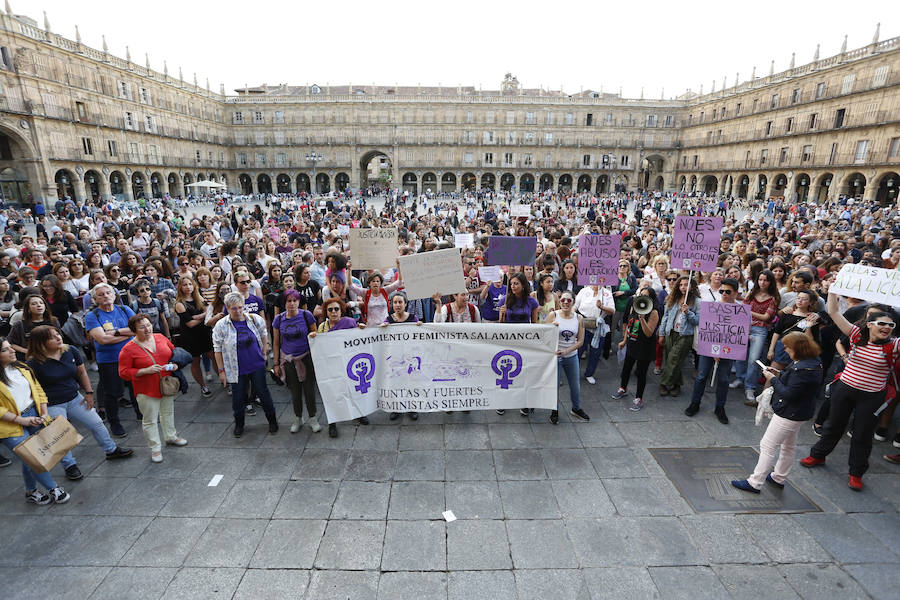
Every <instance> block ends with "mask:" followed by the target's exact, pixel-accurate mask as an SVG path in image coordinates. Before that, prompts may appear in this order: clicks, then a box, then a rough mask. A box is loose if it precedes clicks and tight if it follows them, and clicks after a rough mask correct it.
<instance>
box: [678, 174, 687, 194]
mask: <svg viewBox="0 0 900 600" xmlns="http://www.w3.org/2000/svg"><path fill="white" fill-rule="evenodd" d="M678 189H679V190H680V191H682V192H685V191H687V177H685V176H684V175H682V176H681V182H680V183H679V184H678Z"/></svg>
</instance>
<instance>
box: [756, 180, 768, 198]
mask: <svg viewBox="0 0 900 600" xmlns="http://www.w3.org/2000/svg"><path fill="white" fill-rule="evenodd" d="M768 185H769V178H768V177H766V176H765V175H762V174H760V176H759V183H758V184H757V186H756V199H757V200H765V199H766V186H768Z"/></svg>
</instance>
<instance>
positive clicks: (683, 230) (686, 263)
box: [671, 217, 725, 271]
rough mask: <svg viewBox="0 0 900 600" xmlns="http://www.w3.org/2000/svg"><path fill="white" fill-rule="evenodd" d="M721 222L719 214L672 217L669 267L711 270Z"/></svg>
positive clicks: (714, 267)
mask: <svg viewBox="0 0 900 600" xmlns="http://www.w3.org/2000/svg"><path fill="white" fill-rule="evenodd" d="M724 224H725V220H724V219H723V218H722V217H675V232H674V234H673V236H672V252H671V254H672V268H673V269H684V270H687V271H715V270H716V261H717V260H718V258H719V241H720V240H721V239H722V226H723V225H724Z"/></svg>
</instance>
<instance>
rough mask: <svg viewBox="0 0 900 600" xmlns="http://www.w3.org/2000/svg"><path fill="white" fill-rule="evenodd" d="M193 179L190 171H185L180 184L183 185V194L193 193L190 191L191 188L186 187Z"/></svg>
mask: <svg viewBox="0 0 900 600" xmlns="http://www.w3.org/2000/svg"><path fill="white" fill-rule="evenodd" d="M193 181H194V178H193V176H192V175H191V174H190V173H185V174H184V177H182V178H181V182H182V185H183V186H184V194H185V196H186V195H188V194H191V193H193V192H192V191H191V188H189V187H188V186H189V185H190V184H191V182H193Z"/></svg>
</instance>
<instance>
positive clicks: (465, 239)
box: [453, 233, 475, 248]
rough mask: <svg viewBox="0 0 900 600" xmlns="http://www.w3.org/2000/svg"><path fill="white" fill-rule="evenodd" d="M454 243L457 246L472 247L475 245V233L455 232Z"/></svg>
mask: <svg viewBox="0 0 900 600" xmlns="http://www.w3.org/2000/svg"><path fill="white" fill-rule="evenodd" d="M453 244H454V245H455V246H456V247H457V248H471V247H472V246H474V245H475V234H474V233H454V234H453Z"/></svg>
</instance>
